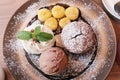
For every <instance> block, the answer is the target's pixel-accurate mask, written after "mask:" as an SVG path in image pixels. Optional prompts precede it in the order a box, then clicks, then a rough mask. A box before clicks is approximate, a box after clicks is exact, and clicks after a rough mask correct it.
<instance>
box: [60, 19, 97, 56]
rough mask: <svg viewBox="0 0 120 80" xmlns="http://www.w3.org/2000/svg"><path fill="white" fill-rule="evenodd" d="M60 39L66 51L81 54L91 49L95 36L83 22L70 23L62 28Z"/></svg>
mask: <svg viewBox="0 0 120 80" xmlns="http://www.w3.org/2000/svg"><path fill="white" fill-rule="evenodd" d="M61 39H62V41H63V44H64V46H65V48H66V49H67V50H69V51H70V52H72V53H76V54H81V53H85V52H87V51H88V50H90V49H92V48H93V46H94V44H95V35H94V33H93V31H92V29H91V28H90V26H89V25H88V24H86V23H85V22H83V21H78V22H72V23H69V24H68V25H66V26H65V28H63V30H62V33H61Z"/></svg>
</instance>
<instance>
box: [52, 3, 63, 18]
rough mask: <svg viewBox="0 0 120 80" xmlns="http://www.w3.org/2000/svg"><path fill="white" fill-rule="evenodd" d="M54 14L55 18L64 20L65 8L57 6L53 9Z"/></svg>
mask: <svg viewBox="0 0 120 80" xmlns="http://www.w3.org/2000/svg"><path fill="white" fill-rule="evenodd" d="M52 14H53V16H54V17H55V18H62V17H63V16H64V15H65V8H64V7H63V6H59V5H56V6H54V7H53V8H52Z"/></svg>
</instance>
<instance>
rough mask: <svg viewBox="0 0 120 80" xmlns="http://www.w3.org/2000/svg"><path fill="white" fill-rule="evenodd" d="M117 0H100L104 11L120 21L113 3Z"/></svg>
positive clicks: (117, 0)
mask: <svg viewBox="0 0 120 80" xmlns="http://www.w3.org/2000/svg"><path fill="white" fill-rule="evenodd" d="M117 2H119V0H102V3H103V6H104V7H105V9H106V11H107V12H108V13H109V14H110V15H111V16H112V17H113V18H115V19H116V20H118V21H119V22H120V16H119V15H118V13H117V12H116V11H115V9H114V5H115V4H116V3H117Z"/></svg>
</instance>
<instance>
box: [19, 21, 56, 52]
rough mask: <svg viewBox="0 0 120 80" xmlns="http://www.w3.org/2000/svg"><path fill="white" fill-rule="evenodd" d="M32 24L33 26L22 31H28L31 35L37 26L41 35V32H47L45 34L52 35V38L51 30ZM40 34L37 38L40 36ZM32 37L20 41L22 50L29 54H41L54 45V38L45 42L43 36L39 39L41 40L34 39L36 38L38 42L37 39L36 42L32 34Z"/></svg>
mask: <svg viewBox="0 0 120 80" xmlns="http://www.w3.org/2000/svg"><path fill="white" fill-rule="evenodd" d="M34 23H36V22H34ZM34 23H33V25H31V26H29V27H26V28H25V29H24V31H29V32H28V33H30V32H32V33H33V32H34V31H35V28H36V26H38V27H41V31H42V32H41V34H43V32H47V33H50V34H52V36H53V32H52V31H51V29H49V28H48V27H45V26H43V25H41V24H34ZM38 30H39V29H37V31H38ZM38 33H39V32H38ZM41 34H40V35H39V36H41ZM32 36H33V38H31V39H27V40H21V42H22V45H23V48H24V49H25V50H26V51H27V52H28V53H30V54H40V53H42V51H45V50H46V49H48V48H50V47H52V46H53V45H54V42H55V40H54V38H52V39H51V40H48V41H47V40H45V39H44V38H45V36H44V37H41V38H39V37H36V38H39V39H40V40H39V39H38V40H39V41H37V40H36V39H35V38H34V37H35V35H33V34H32ZM22 37H23V36H22ZM47 38H48V37H47Z"/></svg>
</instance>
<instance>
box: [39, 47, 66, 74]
mask: <svg viewBox="0 0 120 80" xmlns="http://www.w3.org/2000/svg"><path fill="white" fill-rule="evenodd" d="M67 62H68V59H67V56H66V54H65V53H64V51H63V50H62V49H60V48H57V47H53V48H50V49H48V50H46V51H45V52H43V53H42V54H41V56H40V58H39V63H40V68H41V70H42V71H43V72H44V73H46V74H49V75H56V74H59V73H61V72H62V71H64V69H65V68H66V65H67Z"/></svg>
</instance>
